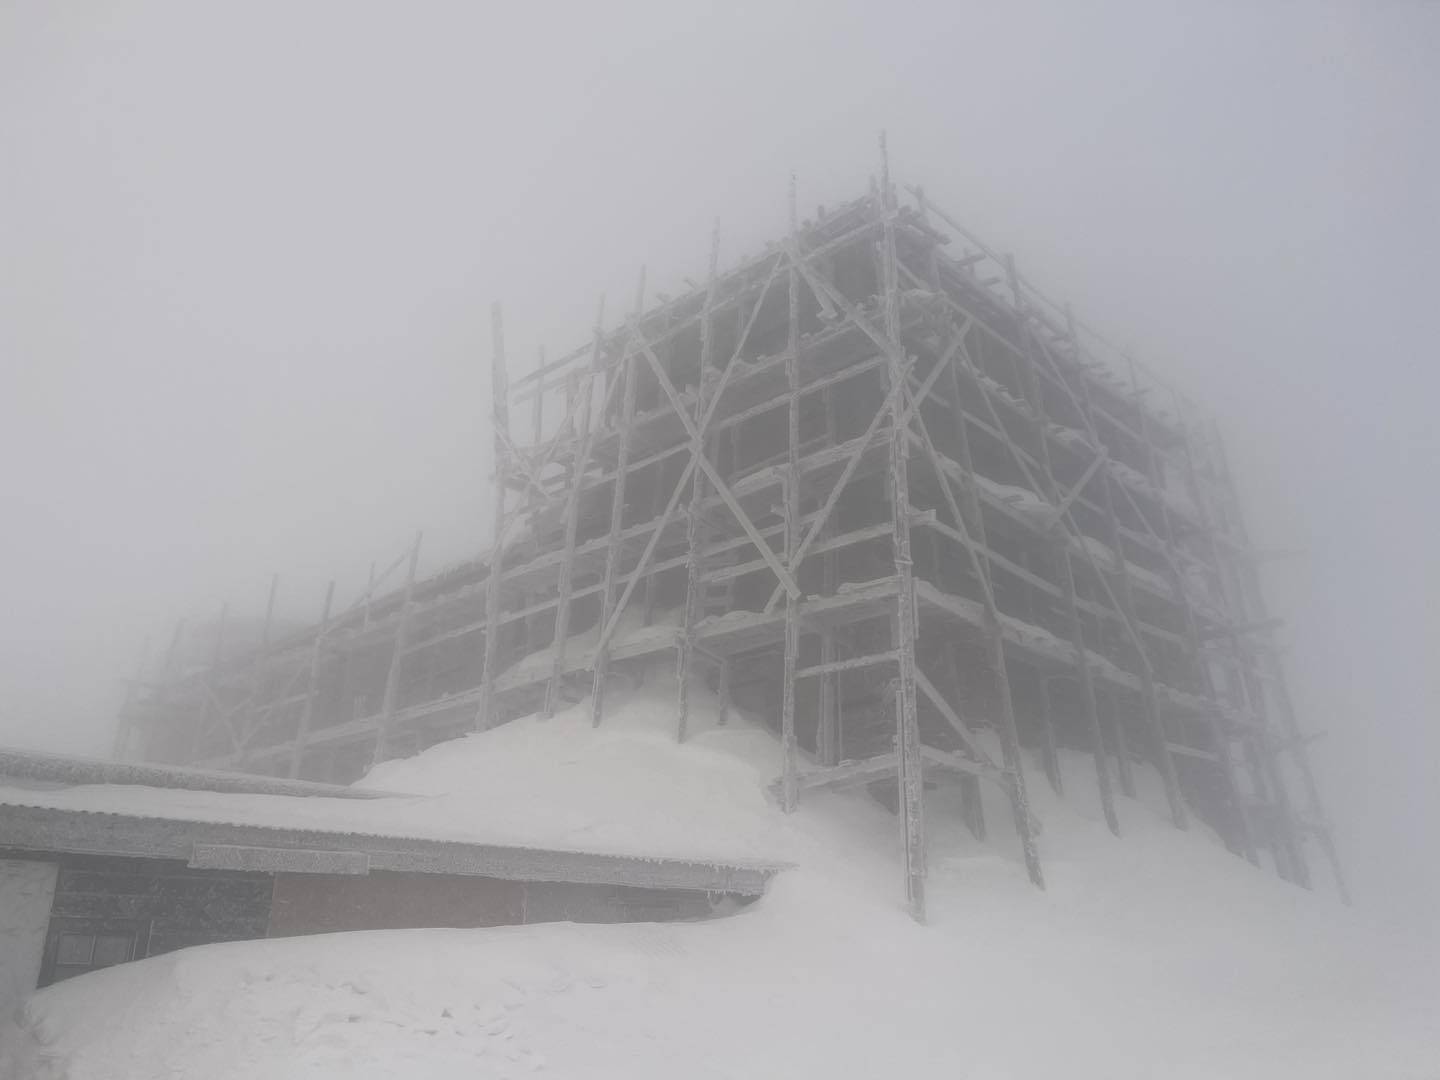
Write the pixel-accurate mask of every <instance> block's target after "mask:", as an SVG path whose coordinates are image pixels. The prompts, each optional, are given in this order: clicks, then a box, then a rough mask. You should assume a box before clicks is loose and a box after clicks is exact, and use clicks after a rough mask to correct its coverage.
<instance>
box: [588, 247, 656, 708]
mask: <svg viewBox="0 0 1440 1080" xmlns="http://www.w3.org/2000/svg"><path fill="white" fill-rule="evenodd" d="M644 306H645V270H644V268H643V267H642V268H641V270H640V285H639V288H638V289H636V296H635V317H636V318H637V319H638V318H639V316H640V312H641V311H643V310H644ZM620 365H621V367H622V368H623V374H622V376H621V377H622V379H623V380H624V385H623V386H622V387H621V389H620V393H621V397H622V399H623V404H622V405H621V409H620V450H619V454H618V455H617V461H616V465H615V484H614V488H613V489H612V491H611V496H610V536H609V543H608V544H607V545H606V546H605V584H604V587H603V588H602V590H601V605H600V606H601V614H600V624H599V625H600V626H601V627H602V628H603V627H606V626H608V625H609V624H610V617H611V615H613V614H614V611H615V599H616V597H615V573H616V570H617V568H618V567H619V565H620V533H621V530H622V529H623V527H624V522H625V483H626V475H627V474H628V473H629V471H630V440H631V439H632V437H633V436H634V434H635V394H636V383H637V382H638V378H637V373H636V368H637V365H638V360H637V358H636V356H635V351H634V348H633V346H630V345H627V346H626V347H625V352H624V354H623V356H622V357H621V360H620ZM609 673H610V647H609V645H608V644H602V645H601V646H600V647H599V648H598V649H597V650H596V651H595V679H594V682H593V683H592V684H591V690H590V725H591V727H599V726H600V719H601V717H602V716H604V714H605V679H606V677H607V676H608V675H609Z"/></svg>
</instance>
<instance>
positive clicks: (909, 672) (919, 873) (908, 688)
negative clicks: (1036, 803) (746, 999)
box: [797, 134, 926, 921]
mask: <svg viewBox="0 0 1440 1080" xmlns="http://www.w3.org/2000/svg"><path fill="white" fill-rule="evenodd" d="M877 209H878V211H879V213H880V214H881V215H882V220H883V223H884V224H883V227H882V232H881V252H880V254H881V273H882V278H881V280H882V283H883V287H884V303H885V338H886V340H887V342H888V343H889V348H888V349H887V352H888V354H889V361H890V362H889V366H888V374H889V380H890V385H891V386H894V387H899V388H902V392H900V393H896V394H893V395H891V398H890V400H891V431H890V481H891V490H892V501H891V512H892V519H893V522H894V537H893V542H894V552H895V573H896V576H897V577H898V578H899V579H900V585H899V592H900V595H899V603H898V610H897V612H896V618H895V637H896V640H895V648H896V651H897V653H898V655H899V667H900V673H899V679H898V680H897V690H896V692H897V694H898V700H897V702H896V705H897V709H896V725H897V732H896V747H895V749H896V755H897V760H898V761H899V764H900V801H901V805H902V807H903V818H904V829H905V880H906V896H907V897H908V899H909V901H910V914H911V915H912V916H914V918H915V919H917V920H920V921H923V920H924V918H925V872H926V865H925V832H924V830H925V820H924V814H925V808H924V791H925V777H924V773H923V771H922V770H923V766H922V765H921V759H920V720H919V714H918V710H917V703H916V700H915V694H916V686H915V637H916V632H917V630H918V629H919V618H918V616H917V613H916V610H915V564H914V562H913V560H912V559H911V556H910V476H909V468H908V459H909V456H910V438H909V426H908V423H907V420H906V412H905V394H904V392H903V387H904V386H905V380H906V376H907V374H908V370H907V365H906V363H905V361H906V359H907V358H906V356H905V351H904V344H903V342H902V341H901V338H900V284H899V271H898V269H897V265H898V255H897V254H896V251H895V214H896V211H897V209H898V207H897V205H896V200H895V191H894V188H893V187H892V186H891V184H890V156H889V153H888V152H887V150H886V146H885V136H884V135H883V134H882V135H881V136H880V192H879V199H878V200H877ZM919 411H920V410H919V407H918V405H917V406H916V408H915V410H914V413H915V415H917V416H918V415H919ZM797 569H798V568H797Z"/></svg>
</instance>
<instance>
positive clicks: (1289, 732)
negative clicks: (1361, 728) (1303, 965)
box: [1211, 425, 1351, 904]
mask: <svg viewBox="0 0 1440 1080" xmlns="http://www.w3.org/2000/svg"><path fill="white" fill-rule="evenodd" d="M1211 439H1212V441H1213V443H1214V446H1215V455H1216V459H1217V461H1218V473H1219V476H1218V480H1219V482H1220V485H1221V487H1222V489H1223V490H1224V491H1225V493H1226V495H1227V496H1228V498H1229V500H1230V502H1231V504H1232V506H1233V507H1234V509H1235V515H1234V516H1235V528H1236V531H1237V534H1238V535H1237V537H1236V539H1237V540H1238V541H1239V546H1240V551H1239V552H1238V553H1237V555H1236V559H1235V565H1236V566H1237V567H1239V569H1240V574H1241V576H1242V581H1243V583H1244V585H1245V587H1246V592H1247V599H1248V603H1249V604H1250V605H1251V607H1250V609H1249V610H1248V611H1247V612H1246V614H1248V615H1249V616H1250V618H1251V620H1252V622H1253V623H1254V625H1256V626H1260V627H1263V628H1264V629H1263V630H1262V631H1261V632H1262V633H1263V634H1264V635H1265V640H1263V641H1262V642H1261V643H1260V644H1259V646H1258V648H1259V653H1260V656H1261V658H1262V659H1263V661H1264V663H1265V671H1264V675H1265V676H1267V678H1266V680H1265V681H1266V682H1268V684H1269V685H1270V686H1271V688H1272V689H1273V690H1274V692H1275V700H1276V704H1277V705H1278V706H1279V710H1278V711H1279V714H1280V723H1281V726H1282V727H1283V729H1284V731H1285V735H1286V740H1285V744H1284V747H1285V749H1287V750H1289V751H1290V756H1291V759H1292V760H1293V761H1294V763H1295V767H1296V770H1297V771H1298V772H1299V773H1300V778H1301V781H1302V782H1303V783H1304V785H1305V795H1306V800H1307V802H1308V804H1309V806H1308V809H1309V812H1310V821H1309V826H1310V828H1311V830H1312V831H1313V832H1314V834H1315V838H1316V839H1317V840H1318V841H1319V842H1320V848H1321V850H1322V851H1323V852H1324V853H1325V858H1326V860H1327V861H1328V862H1329V863H1330V871H1331V873H1332V875H1333V876H1334V879H1335V891H1336V892H1337V893H1339V895H1340V899H1341V900H1343V901H1344V902H1345V903H1346V904H1349V903H1350V902H1351V899H1350V888H1349V885H1348V884H1347V883H1346V880H1345V871H1344V868H1343V867H1342V866H1341V863H1340V853H1339V851H1338V849H1337V848H1336V846H1335V835H1334V833H1333V831H1332V830H1331V827H1330V823H1329V820H1328V818H1327V817H1326V815H1325V807H1324V803H1323V802H1322V801H1321V798H1320V786H1319V785H1318V784H1317V783H1316V782H1315V773H1314V771H1313V770H1312V769H1311V767H1310V757H1309V755H1308V754H1307V753H1306V751H1305V746H1306V743H1307V742H1308V741H1309V740H1308V739H1307V738H1306V736H1305V733H1304V732H1303V731H1302V730H1301V728H1300V722H1299V718H1298V717H1297V716H1296V713H1295V705H1294V701H1293V700H1292V699H1291V697H1290V687H1289V684H1288V683H1287V682H1286V680H1285V670H1284V667H1283V665H1282V664H1281V663H1280V654H1279V647H1278V645H1277V644H1276V643H1275V641H1274V638H1273V636H1272V635H1273V634H1274V630H1273V624H1272V623H1271V622H1270V620H1269V616H1268V612H1267V609H1266V605H1265V594H1264V591H1263V589H1262V587H1261V582H1260V570H1259V567H1258V566H1257V565H1256V561H1255V548H1254V546H1253V545H1252V544H1251V542H1250V533H1249V529H1248V527H1247V526H1246V523H1245V515H1244V513H1243V512H1242V511H1241V507H1240V497H1239V491H1238V489H1237V488H1236V486H1235V481H1234V478H1233V476H1232V475H1231V472H1230V461H1229V456H1228V454H1226V452H1225V443H1224V441H1223V440H1222V439H1221V438H1220V432H1219V429H1218V428H1216V427H1214V426H1213V425H1212V428H1211Z"/></svg>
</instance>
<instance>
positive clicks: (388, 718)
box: [370, 532, 422, 766]
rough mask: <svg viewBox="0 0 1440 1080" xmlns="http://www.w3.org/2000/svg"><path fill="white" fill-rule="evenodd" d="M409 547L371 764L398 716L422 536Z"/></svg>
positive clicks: (382, 753)
mask: <svg viewBox="0 0 1440 1080" xmlns="http://www.w3.org/2000/svg"><path fill="white" fill-rule="evenodd" d="M421 536H422V534H421V533H418V532H417V533H416V534H415V544H414V546H413V547H411V549H410V569H409V570H408V572H407V573H406V575H405V592H404V594H403V596H402V598H401V600H400V616H399V620H398V621H397V622H396V624H395V651H394V652H393V653H392V654H391V656H390V670H389V671H388V672H387V673H386V675H385V697H384V699H383V701H382V702H381V705H380V723H379V725H378V726H377V727H376V729H375V750H374V753H373V754H372V755H371V759H370V764H371V765H372V766H375V765H379V764H380V762H382V761H384V760H385V758H386V756H387V755H388V754H389V752H390V735H391V732H390V725H391V724H392V723H393V721H394V719H395V703H396V701H397V700H398V697H399V693H400V674H401V668H402V665H403V664H404V663H405V646H406V645H408V644H409V641H410V618H411V610H410V609H411V599H412V598H413V596H414V594H415V570H416V567H417V566H418V565H419V562H420V538H421Z"/></svg>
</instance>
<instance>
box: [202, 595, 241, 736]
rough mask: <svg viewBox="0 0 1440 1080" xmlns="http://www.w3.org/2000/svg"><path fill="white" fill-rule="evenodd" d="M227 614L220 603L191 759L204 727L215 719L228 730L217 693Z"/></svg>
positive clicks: (228, 723) (228, 725) (227, 610)
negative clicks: (203, 701) (203, 699)
mask: <svg viewBox="0 0 1440 1080" xmlns="http://www.w3.org/2000/svg"><path fill="white" fill-rule="evenodd" d="M229 616H230V605H229V604H221V605H220V618H219V619H217V620H216V622H215V643H214V647H213V651H212V653H211V656H210V668H209V670H208V671H207V672H206V673H205V679H204V683H203V691H204V694H205V703H204V705H203V706H202V708H201V710H200V723H199V724H197V725H196V727H195V728H194V741H193V743H192V745H191V748H190V757H191V760H192V761H193V760H195V759H196V758H198V757H199V756H200V747H201V745H202V743H201V739H202V738H203V737H204V735H205V734H206V729H207V728H209V727H211V726H212V723H214V726H218V723H215V722H217V721H218V722H221V723H224V724H225V727H226V730H227V731H229V727H230V722H229V718H228V717H227V716H226V715H225V706H224V703H223V702H221V700H220V697H219V694H218V679H219V677H220V663H221V660H222V659H223V657H224V653H225V623H226V620H227V619H228V618H229ZM229 734H230V741H231V743H232V744H233V746H232V749H235V750H239V749H240V742H239V740H238V739H236V738H235V733H234V732H233V731H231V732H229Z"/></svg>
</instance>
